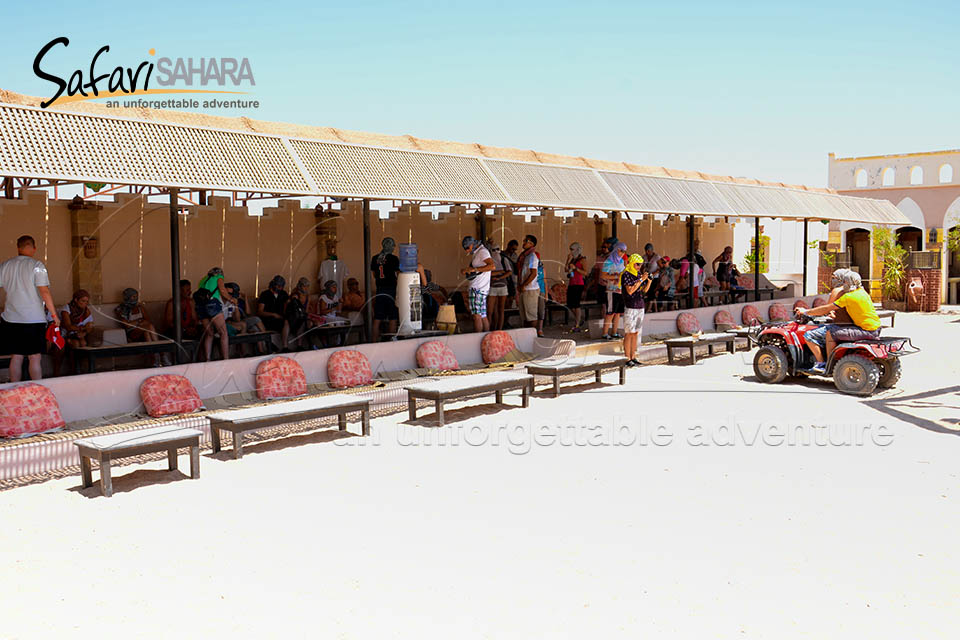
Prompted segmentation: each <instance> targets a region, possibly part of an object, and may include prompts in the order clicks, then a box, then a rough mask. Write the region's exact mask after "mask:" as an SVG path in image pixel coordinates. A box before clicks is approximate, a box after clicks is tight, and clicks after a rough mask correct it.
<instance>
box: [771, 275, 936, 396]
mask: <svg viewBox="0 0 960 640" xmlns="http://www.w3.org/2000/svg"><path fill="white" fill-rule="evenodd" d="M834 278H835V283H839V285H840V286H838V287H837V288H836V289H835V290H834V292H833V293H831V301H830V302H828V303H827V304H825V305H821V306H819V307H815V308H813V309H809V310H808V309H803V308H798V309H796V314H797V320H796V321H794V322H788V323H775V324H769V325H766V326H764V327H763V328H762V330H761V331H760V332H759V336H758V337H757V338H755V339H756V341H757V342H758V343H759V344H760V350H759V351H758V352H757V355H756V356H755V357H754V360H753V368H754V372H755V373H756V375H757V377H758V378H759V379H760V380H761V381H763V382H770V383H776V382H781V381H783V380H784V379H785V378H786V377H787V376H788V375H793V376H797V375H822V376H832V377H833V379H834V384H836V386H837V389H839V390H840V391H843V392H844V393H851V394H855V395H869V394H871V393H872V392H873V391H874V389H876V388H877V387H878V386H879V387H881V388H888V387H893V386H895V385H896V383H897V381H898V380H899V379H900V371H901V370H900V360H899V356H901V355H906V354H908V353H916V352H917V351H918V349H916V348H915V347H914V346H913V344H912V343H910V341H909V339H908V338H880V319H879V318H878V317H877V314H876V311H875V310H874V308H873V302H872V301H871V300H870V296H869V295H868V294H867V292H866V291H864V290H863V288H862V287H861V281H860V276H859V274H857V273H856V272H853V271H849V270H846V269H841V270H838V271H837V272H835V273H834ZM844 312H846V314H848V315H849V319H850V320H852V322H853V324H835V323H819V324H818V323H816V322H815V321H814V320H813V319H812V317H811V316H825V315H827V314H832V313H835V314H836V315H842V314H844ZM841 319H842V318H841ZM908 344H909V347H908V346H907V345H908ZM824 348H826V359H824V357H823V356H824V352H823V349H824Z"/></svg>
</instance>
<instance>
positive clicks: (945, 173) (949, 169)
mask: <svg viewBox="0 0 960 640" xmlns="http://www.w3.org/2000/svg"><path fill="white" fill-rule="evenodd" d="M938 173H939V174H940V184H946V183H948V182H953V165H951V164H942V165H940V169H939V170H938Z"/></svg>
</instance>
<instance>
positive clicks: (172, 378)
mask: <svg viewBox="0 0 960 640" xmlns="http://www.w3.org/2000/svg"><path fill="white" fill-rule="evenodd" d="M140 399H141V400H143V406H144V408H145V409H146V411H147V415H148V416H150V417H151V418H159V417H161V416H173V415H177V414H181V413H191V412H193V411H198V410H200V409H202V408H203V402H201V401H200V394H198V393H197V390H196V388H195V387H194V386H193V383H192V382H190V381H189V380H187V379H186V378H184V377H183V376H176V375H172V374H163V375H159V376H151V377H149V378H147V379H146V380H144V381H143V383H142V384H141V385H140Z"/></svg>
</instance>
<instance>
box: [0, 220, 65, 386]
mask: <svg viewBox="0 0 960 640" xmlns="http://www.w3.org/2000/svg"><path fill="white" fill-rule="evenodd" d="M36 251H37V243H36V242H34V240H33V238H32V237H30V236H20V237H19V238H17V253H18V254H19V255H17V257H16V258H10V259H9V260H7V261H6V262H3V263H2V264H0V288H2V289H4V290H5V291H6V292H7V303H6V306H5V307H4V310H3V314H2V315H0V353H6V354H10V381H11V382H20V378H21V372H22V370H23V358H24V356H26V357H27V360H28V362H29V368H30V379H31V380H39V379H40V378H42V377H43V371H42V370H41V368H40V358H41V356H42V355H43V352H44V351H45V350H46V347H47V337H46V332H47V314H46V313H45V312H44V307H46V311H49V312H50V315H51V316H53V324H55V325H57V326H60V318H59V315H60V314H58V313H57V308H56V307H55V306H54V304H53V296H51V295H50V278H49V276H48V275H47V267H46V266H44V264H43V263H42V262H40V261H39V260H36V259H35V258H34V257H33V254H34V253H36Z"/></svg>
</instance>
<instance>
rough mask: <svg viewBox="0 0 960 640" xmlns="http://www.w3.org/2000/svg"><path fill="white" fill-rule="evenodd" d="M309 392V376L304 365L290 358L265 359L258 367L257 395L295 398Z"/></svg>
mask: <svg viewBox="0 0 960 640" xmlns="http://www.w3.org/2000/svg"><path fill="white" fill-rule="evenodd" d="M306 393H307V376H306V375H304V373H303V367H301V366H300V365H299V364H297V363H296V362H295V361H293V360H291V359H290V358H285V357H283V356H277V357H275V358H270V359H269V360H264V361H263V362H261V363H260V366H258V367H257V397H258V398H260V399H261V400H270V399H272V398H293V397H295V396H302V395H305V394H306Z"/></svg>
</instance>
